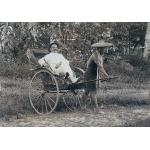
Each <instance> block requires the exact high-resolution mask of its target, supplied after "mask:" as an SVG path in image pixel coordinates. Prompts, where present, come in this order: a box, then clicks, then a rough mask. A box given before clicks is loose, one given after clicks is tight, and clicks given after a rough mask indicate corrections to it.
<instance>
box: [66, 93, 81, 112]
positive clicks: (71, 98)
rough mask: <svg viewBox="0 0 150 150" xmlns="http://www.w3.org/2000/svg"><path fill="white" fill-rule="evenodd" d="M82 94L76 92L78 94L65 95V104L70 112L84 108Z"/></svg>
mask: <svg viewBox="0 0 150 150" xmlns="http://www.w3.org/2000/svg"><path fill="white" fill-rule="evenodd" d="M82 94H83V93H82V92H80V91H76V94H75V93H73V92H71V91H68V92H66V93H64V94H63V102H64V104H65V106H66V108H67V109H68V110H70V111H75V110H77V109H80V108H82Z"/></svg>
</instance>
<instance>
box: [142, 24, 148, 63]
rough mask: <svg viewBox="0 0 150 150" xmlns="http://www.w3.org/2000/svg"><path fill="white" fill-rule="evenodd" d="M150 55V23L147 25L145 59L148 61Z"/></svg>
mask: <svg viewBox="0 0 150 150" xmlns="http://www.w3.org/2000/svg"><path fill="white" fill-rule="evenodd" d="M149 55H150V23H147V29H146V35H145V48H144V54H143V57H144V58H145V59H146V60H148V57H149Z"/></svg>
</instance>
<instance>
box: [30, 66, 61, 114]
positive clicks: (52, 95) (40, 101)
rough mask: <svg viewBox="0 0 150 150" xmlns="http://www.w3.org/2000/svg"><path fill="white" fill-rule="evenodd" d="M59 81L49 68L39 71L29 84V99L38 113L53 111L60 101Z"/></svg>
mask: <svg viewBox="0 0 150 150" xmlns="http://www.w3.org/2000/svg"><path fill="white" fill-rule="evenodd" d="M59 96H60V95H59V87H58V82H57V80H56V78H55V76H54V75H53V74H51V73H50V72H49V71H48V70H47V69H41V70H39V71H37V72H36V73H35V74H34V76H33V78H32V80H31V82H30V86H29V99H30V103H31V106H32V108H33V109H34V110H35V112H36V113H38V114H50V113H52V112H53V111H54V110H55V108H56V106H57V104H58V101H59Z"/></svg>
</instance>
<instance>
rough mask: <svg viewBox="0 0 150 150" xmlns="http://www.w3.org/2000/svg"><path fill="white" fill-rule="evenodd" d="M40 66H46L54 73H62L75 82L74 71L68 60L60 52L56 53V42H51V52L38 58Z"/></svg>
mask: <svg viewBox="0 0 150 150" xmlns="http://www.w3.org/2000/svg"><path fill="white" fill-rule="evenodd" d="M38 63H39V64H40V65H41V66H42V67H47V68H48V69H50V70H51V71H52V72H53V73H54V74H55V75H64V76H66V78H69V79H70V80H71V82H72V83H75V82H77V80H78V78H76V75H75V73H74V72H73V70H72V69H71V67H70V65H69V61H68V60H67V59H66V58H65V57H64V56H63V55H62V54H61V53H58V47H57V44H55V43H52V44H51V52H50V53H49V54H47V55H45V56H44V57H43V58H41V59H39V60H38Z"/></svg>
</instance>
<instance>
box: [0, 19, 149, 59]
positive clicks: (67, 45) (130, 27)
mask: <svg viewBox="0 0 150 150" xmlns="http://www.w3.org/2000/svg"><path fill="white" fill-rule="evenodd" d="M145 30H146V23H123V22H122V23H119V22H117V23H113V22H111V23H103V22H101V23H100V22H98V23H97V22H94V23H92V22H87V23H85V22H80V23H78V22H77V23H75V22H14V23H12V22H9V23H0V52H1V53H2V54H5V55H6V56H7V57H8V58H13V60H16V59H17V58H19V59H21V60H22V61H23V60H24V56H25V55H24V54H25V52H26V50H27V48H29V47H30V48H49V46H50V43H52V42H53V41H55V40H57V41H59V42H60V43H61V44H60V46H61V49H63V53H64V54H65V55H66V57H67V58H68V59H69V58H73V59H74V61H75V60H81V59H84V60H85V61H86V60H87V59H88V57H89V56H90V55H91V44H93V43H94V42H98V41H100V40H102V39H103V40H105V41H109V42H112V43H113V44H114V48H113V50H114V51H115V53H117V55H130V53H132V54H133V52H134V51H137V50H136V47H137V45H139V44H140V45H141V46H143V45H144V36H145Z"/></svg>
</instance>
